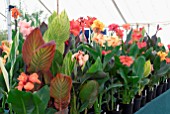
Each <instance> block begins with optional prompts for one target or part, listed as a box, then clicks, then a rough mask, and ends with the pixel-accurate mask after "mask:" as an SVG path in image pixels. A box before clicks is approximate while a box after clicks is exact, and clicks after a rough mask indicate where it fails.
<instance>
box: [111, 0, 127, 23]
mask: <svg viewBox="0 0 170 114" xmlns="http://www.w3.org/2000/svg"><path fill="white" fill-rule="evenodd" d="M112 3H113V4H114V6H115V7H116V10H117V11H118V13H119V15H120V16H121V18H122V19H123V21H124V23H127V21H126V19H125V17H124V16H123V14H122V12H121V11H120V9H119V7H118V6H117V4H116V2H115V0H112Z"/></svg>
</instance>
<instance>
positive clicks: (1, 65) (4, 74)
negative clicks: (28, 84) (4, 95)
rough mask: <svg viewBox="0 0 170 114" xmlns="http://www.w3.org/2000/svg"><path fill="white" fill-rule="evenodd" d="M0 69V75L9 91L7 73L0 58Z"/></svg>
mask: <svg viewBox="0 0 170 114" xmlns="http://www.w3.org/2000/svg"><path fill="white" fill-rule="evenodd" d="M0 68H1V70H2V74H3V76H4V80H5V84H6V87H7V90H8V91H9V75H8V72H7V71H6V68H5V66H4V64H3V62H2V58H0Z"/></svg>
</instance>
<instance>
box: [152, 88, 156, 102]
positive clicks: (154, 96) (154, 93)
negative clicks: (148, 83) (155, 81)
mask: <svg viewBox="0 0 170 114" xmlns="http://www.w3.org/2000/svg"><path fill="white" fill-rule="evenodd" d="M156 89H157V87H156V85H154V89H153V96H152V99H154V98H156Z"/></svg>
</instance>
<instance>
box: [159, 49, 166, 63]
mask: <svg viewBox="0 0 170 114" xmlns="http://www.w3.org/2000/svg"><path fill="white" fill-rule="evenodd" d="M157 55H158V56H159V57H160V58H161V61H163V60H165V59H166V56H167V55H168V54H167V53H166V52H162V51H159V52H158V53H157Z"/></svg>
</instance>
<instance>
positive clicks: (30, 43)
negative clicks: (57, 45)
mask: <svg viewBox="0 0 170 114" xmlns="http://www.w3.org/2000/svg"><path fill="white" fill-rule="evenodd" d="M44 43H45V42H44V40H43V38H42V34H41V31H40V30H39V28H35V29H34V30H33V31H32V32H31V33H30V34H29V35H28V37H27V38H26V40H25V42H24V44H23V48H22V54H23V60H24V62H25V63H26V65H29V64H30V62H31V60H32V56H33V54H34V51H35V50H36V49H37V48H39V47H40V46H42V45H43V44H44Z"/></svg>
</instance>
